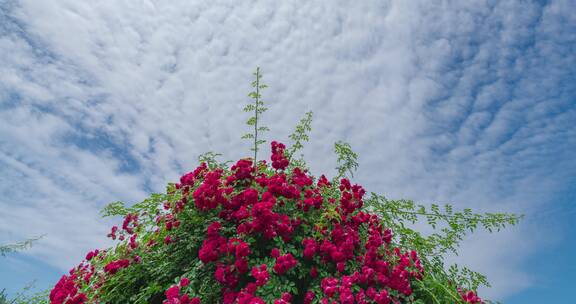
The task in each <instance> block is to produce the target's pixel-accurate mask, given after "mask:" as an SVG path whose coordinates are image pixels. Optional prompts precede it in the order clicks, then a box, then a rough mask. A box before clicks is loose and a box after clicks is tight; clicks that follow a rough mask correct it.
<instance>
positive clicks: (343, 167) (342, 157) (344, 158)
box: [334, 141, 358, 180]
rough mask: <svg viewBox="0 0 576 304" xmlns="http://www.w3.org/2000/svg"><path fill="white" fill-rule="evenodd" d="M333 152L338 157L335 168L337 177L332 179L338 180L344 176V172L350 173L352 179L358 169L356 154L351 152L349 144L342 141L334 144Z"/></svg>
mask: <svg viewBox="0 0 576 304" xmlns="http://www.w3.org/2000/svg"><path fill="white" fill-rule="evenodd" d="M334 152H336V155H338V159H337V163H338V166H337V167H336V170H337V171H338V175H337V176H335V177H334V179H335V180H338V179H340V178H342V177H344V176H346V172H348V173H350V176H351V177H354V172H356V169H358V154H356V153H355V152H354V151H352V147H351V146H350V144H348V143H346V142H343V141H337V142H336V143H334Z"/></svg>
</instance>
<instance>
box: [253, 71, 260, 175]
mask: <svg viewBox="0 0 576 304" xmlns="http://www.w3.org/2000/svg"><path fill="white" fill-rule="evenodd" d="M259 101H260V68H259V67H257V68H256V107H255V110H254V112H255V115H254V117H255V118H256V121H255V122H254V173H257V170H258V165H257V163H258V160H257V156H258V103H259Z"/></svg>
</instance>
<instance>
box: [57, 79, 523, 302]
mask: <svg viewBox="0 0 576 304" xmlns="http://www.w3.org/2000/svg"><path fill="white" fill-rule="evenodd" d="M256 77H257V78H256V79H257V80H256V82H255V87H256V88H257V90H256V92H254V94H253V95H251V96H253V97H254V98H255V100H256V102H255V105H254V107H248V110H250V111H255V113H256V114H259V113H260V114H261V113H262V107H260V112H259V108H258V107H259V106H261V101H260V100H259V98H260V95H259V89H261V88H263V87H262V86H261V85H260V84H259V80H260V75H259V73H258V74H257V76H256ZM256 116H257V115H256ZM310 118H311V116H307V118H306V119H304V120H303V121H302V122H301V123H300V125H299V126H298V127H297V131H296V133H295V135H293V136H291V138H292V139H293V140H294V141H295V143H297V144H300V146H301V143H302V141H305V140H307V137H306V136H305V132H306V131H307V130H309V124H310ZM250 122H253V125H254V126H255V133H254V134H253V137H248V138H249V139H254V143H255V144H254V148H253V150H254V153H255V154H254V158H245V159H241V160H239V161H237V162H236V163H235V164H233V165H232V166H228V165H226V164H223V163H218V162H217V161H215V159H214V155H213V154H207V155H205V156H204V162H202V163H201V164H200V166H198V167H197V168H196V169H195V170H193V171H192V172H189V173H186V174H184V175H183V176H182V177H181V178H180V181H179V183H175V184H169V185H168V187H167V191H166V193H164V194H153V195H152V196H151V197H150V198H149V199H147V200H145V201H144V202H142V203H139V204H136V205H134V206H132V207H130V208H127V207H125V206H124V205H123V204H122V203H113V204H111V205H109V206H108V207H107V208H106V209H105V210H104V215H108V216H109V215H122V216H123V217H124V221H123V224H122V226H121V227H120V228H119V227H117V226H114V227H112V229H111V231H110V234H108V236H109V237H110V238H112V239H117V240H119V243H118V245H117V246H116V247H114V248H111V249H106V250H94V251H91V252H89V253H88V254H87V256H86V259H85V260H84V261H82V262H81V263H80V265H78V266H77V267H75V268H73V269H71V270H70V273H69V274H68V275H64V276H63V277H62V278H61V279H60V281H59V282H58V283H57V284H56V286H55V287H54V289H53V290H52V292H51V293H50V302H51V303H54V304H61V303H67V304H68V303H167V304H175V303H194V304H197V303H223V304H233V303H238V304H257V303H274V304H288V303H305V304H311V303H322V304H329V303H330V304H332V303H344V304H352V303H377V304H389V303H390V304H392V303H484V302H483V301H482V300H481V299H480V298H479V297H478V296H477V295H476V293H475V291H474V290H475V289H476V288H477V287H478V285H479V284H481V283H484V282H485V279H484V278H483V277H482V276H481V275H479V274H477V273H474V272H471V271H469V270H467V269H465V268H464V269H460V268H458V267H452V268H450V269H448V270H445V268H446V267H444V265H443V264H442V261H441V259H438V258H435V257H437V256H439V254H440V255H441V254H443V253H445V252H447V251H450V250H454V248H455V247H456V246H457V242H458V240H460V239H462V236H463V233H464V231H465V230H466V229H470V228H474V227H472V225H475V224H474V222H475V223H476V224H478V223H481V224H483V225H484V226H485V227H486V228H488V229H493V228H500V227H501V226H502V225H503V224H504V223H506V222H509V223H512V224H513V223H514V222H515V220H516V219H517V218H516V217H513V216H508V215H504V214H496V215H485V216H482V215H475V214H471V213H469V212H465V213H453V212H452V211H451V209H450V210H447V211H446V212H444V213H442V212H440V211H439V208H438V207H437V206H436V207H434V206H433V207H432V208H431V211H426V209H425V208H424V207H423V206H415V205H414V204H413V203H411V202H408V201H389V200H386V199H384V198H383V197H381V196H378V195H376V194H372V195H371V196H370V197H367V195H366V191H365V190H364V188H363V187H362V186H361V185H358V184H353V183H352V182H351V181H350V179H349V178H347V177H345V176H344V173H345V172H347V171H350V172H352V169H353V168H354V167H355V166H356V165H357V164H356V162H355V159H356V156H355V154H353V153H352V152H351V150H350V149H349V145H346V144H343V143H339V144H337V147H336V152H337V153H338V154H339V160H340V164H341V166H340V167H339V168H338V172H339V175H338V176H337V177H335V178H333V179H331V180H329V179H328V178H327V177H326V176H324V175H321V176H320V177H319V178H316V177H314V176H313V175H312V174H310V172H309V171H308V169H307V168H306V167H305V165H303V161H302V160H294V159H293V156H294V152H296V151H297V150H298V149H293V148H286V146H285V145H284V144H282V143H279V142H275V141H274V142H272V143H271V152H272V156H271V164H269V163H268V162H266V161H263V160H262V161H257V162H255V160H256V159H257V158H256V156H257V151H258V148H259V145H260V144H261V143H262V142H261V141H260V140H259V139H258V137H257V131H258V130H260V131H263V130H264V129H262V127H258V126H257V123H258V120H257V119H255V120H250V121H249V124H250ZM251 125H252V124H251ZM355 164H356V165H355ZM422 208H424V209H422ZM419 215H423V216H425V217H426V218H427V219H428V221H429V222H430V221H432V222H434V223H435V222H437V221H440V220H445V221H446V222H447V224H448V225H447V226H448V227H451V228H446V230H444V232H445V235H442V234H433V235H430V236H427V237H424V236H422V235H420V234H418V233H417V232H415V231H413V230H410V229H409V228H406V225H404V223H406V222H414V221H416V217H417V216H419Z"/></svg>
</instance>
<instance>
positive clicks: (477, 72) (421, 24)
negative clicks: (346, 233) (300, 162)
mask: <svg viewBox="0 0 576 304" xmlns="http://www.w3.org/2000/svg"><path fill="white" fill-rule="evenodd" d="M11 6H13V7H12V8H9V7H11ZM569 8H570V3H569V1H552V2H551V3H550V4H548V5H547V6H546V7H545V8H542V7H540V6H538V5H536V4H535V3H528V4H527V3H524V2H520V1H506V2H496V3H492V2H489V1H476V2H466V3H462V2H450V1H448V2H445V4H443V5H437V4H433V3H431V2H427V1H422V2H406V1H366V2H362V3H353V4H352V3H348V2H344V1H342V2H340V3H338V4H336V3H335V2H333V1H324V2H316V3H311V2H306V3H298V2H295V1H282V2H278V1H274V2H272V1H270V2H242V3H235V4H233V5H230V4H229V3H226V2H224V1H196V2H190V1H171V2H170V3H168V2H160V1H99V2H81V1H73V0H60V1H50V2H47V1H30V0H26V1H20V2H8V4H6V5H4V6H2V5H0V10H1V11H2V13H3V15H2V16H10V18H4V20H3V21H0V26H3V27H0V33H2V35H1V36H0V94H1V96H2V100H4V103H5V104H6V106H4V105H3V106H2V108H1V109H2V112H0V113H1V114H0V115H2V119H3V120H2V121H3V123H2V125H0V149H1V150H0V151H2V154H0V156H1V157H0V161H1V162H2V163H3V164H4V166H3V167H4V168H5V169H3V171H2V178H3V183H2V186H1V188H0V189H2V191H3V193H4V192H5V193H8V194H9V195H4V196H3V198H2V200H1V201H0V203H1V204H3V205H9V204H12V202H13V201H14V200H18V205H17V207H14V208H3V210H2V214H1V215H2V216H3V218H10V220H9V221H7V222H5V223H2V226H0V228H1V229H0V231H2V233H3V234H4V233H5V235H7V238H16V237H22V236H24V235H28V234H38V233H37V231H42V232H45V233H47V234H48V237H47V241H46V242H45V243H46V245H45V246H43V247H39V248H37V249H35V251H33V253H34V255H36V256H37V257H40V258H42V259H44V260H45V261H47V262H49V263H52V264H55V265H59V266H60V267H65V268H67V267H68V266H69V265H72V264H73V263H74V262H73V261H74V259H77V258H78V257H79V256H80V255H81V254H82V253H83V251H85V250H86V249H89V248H91V247H94V246H93V245H92V244H102V243H101V242H102V241H103V237H104V234H105V233H104V231H105V229H106V228H105V224H106V223H104V222H103V221H102V220H100V219H98V215H97V210H98V208H99V207H101V206H102V205H103V204H104V203H106V202H109V201H114V200H118V199H124V200H127V201H131V202H133V201H135V200H137V199H140V198H142V197H143V196H144V194H145V192H146V190H147V189H146V188H145V185H147V184H150V185H151V186H152V187H153V190H155V191H162V187H163V185H164V184H165V183H166V182H167V181H170V180H174V179H176V178H177V176H178V175H179V174H180V173H182V172H181V171H182V170H187V169H190V168H192V167H194V166H195V164H196V157H197V155H198V154H200V153H202V152H205V151H209V150H213V151H218V152H223V153H224V154H225V157H226V158H228V159H235V158H238V157H240V156H245V155H246V154H248V145H247V144H246V143H243V142H241V141H240V140H239V137H240V135H241V134H242V133H244V132H243V131H242V130H241V127H242V126H243V125H242V123H243V120H244V119H245V117H244V114H243V113H242V112H241V111H240V109H241V108H242V106H243V104H244V103H245V102H247V98H246V97H245V94H246V93H247V92H248V91H249V89H250V88H249V82H250V79H251V75H250V72H251V71H252V70H253V69H254V68H255V66H257V65H258V66H261V67H262V68H263V70H264V80H265V82H266V83H268V84H269V85H270V86H271V87H270V89H269V90H268V91H266V92H265V94H264V95H265V100H266V101H267V102H268V104H269V105H270V110H269V111H268V112H267V113H266V116H265V118H264V121H265V123H266V124H268V125H269V126H270V127H271V129H272V130H273V131H272V132H271V134H270V136H269V138H277V139H283V138H286V135H287V134H289V132H290V131H291V128H292V126H293V125H294V124H295V123H296V122H297V120H298V119H299V117H300V116H301V115H302V114H303V113H304V112H305V111H307V110H313V111H314V112H315V117H316V120H315V121H314V124H313V128H314V131H313V140H312V142H311V143H310V144H309V146H308V147H307V148H306V151H305V152H306V154H307V157H308V159H309V161H310V163H311V164H312V167H313V169H314V171H315V172H332V168H333V167H334V160H335V158H334V157H326V155H330V153H331V149H332V143H333V142H334V141H336V140H338V139H344V140H347V141H349V142H350V143H351V144H352V146H353V147H354V148H356V150H357V151H358V152H359V154H360V157H361V158H360V161H361V168H360V170H359V172H358V181H359V182H362V183H364V184H365V185H366V186H367V187H368V188H369V190H374V191H377V192H383V193H384V194H387V195H388V196H391V197H408V198H413V199H417V200H422V201H426V202H430V201H440V202H455V203H456V205H457V206H460V207H464V206H467V207H468V206H471V207H476V208H479V209H482V210H500V209H505V210H509V211H520V212H524V213H528V214H530V213H532V212H534V210H536V208H538V207H540V206H541V204H544V203H543V202H549V197H550V195H551V194H552V193H553V192H555V191H561V190H562V189H563V188H562V187H563V186H564V185H562V183H561V182H560V181H561V178H559V177H558V172H561V174H560V175H568V174H570V173H574V171H575V168H574V165H573V164H572V165H571V166H568V165H566V164H562V163H558V162H565V163H567V162H568V161H569V158H568V152H566V151H567V150H566V149H567V148H571V147H572V148H573V147H574V146H576V143H575V142H574V138H576V137H575V136H574V131H573V130H570V129H567V128H568V126H569V123H570V121H573V120H574V117H575V116H576V114H575V109H574V107H573V105H570V104H569V102H570V100H569V97H570V95H569V94H571V93H572V94H573V91H574V87H573V84H570V83H567V81H568V80H567V77H568V76H567V75H568V74H567V73H570V72H571V73H574V72H573V69H572V70H569V69H568V70H569V71H566V70H567V67H569V66H570V65H571V63H572V65H573V63H574V62H573V61H574V60H573V59H570V56H567V54H566V53H562V52H567V50H566V47H565V46H563V44H562V43H565V41H568V40H566V39H568V38H566V36H567V35H572V38H573V35H574V34H571V33H570V28H565V24H570V23H569V22H570V20H569V19H572V21H573V19H574V18H575V16H574V14H570V13H569V12H570V9H569ZM572 24H574V22H572ZM563 39H564V40H563ZM570 41H573V40H570ZM566 87H568V90H566V91H563V88H566ZM570 89H571V90H572V92H570ZM11 94H12V95H11ZM14 94H16V95H14ZM14 96H18V97H17V99H19V101H17V102H14V99H15V98H16V97H14ZM70 136H72V138H75V139H76V140H78V139H81V141H80V142H78V141H74V140H72V141H70V140H66V139H67V138H69V137H70ZM102 136H103V137H104V139H105V140H104V141H102ZM82 144H85V145H82ZM99 145H100V147H99ZM102 145H104V146H103V147H102ZM133 163H137V164H138V168H136V169H135V170H133V171H130V172H123V171H121V170H120V169H121V168H123V166H130V164H133ZM126 164H128V165H126ZM554 170H556V177H554V176H552V175H551V173H552V172H554ZM542 177H546V180H545V182H544V183H543V182H542ZM18 187H19V188H18ZM30 188H34V189H37V190H36V191H34V192H32V193H30V192H29V191H27V189H30ZM11 189H21V190H20V191H11ZM527 189H528V190H531V191H530V192H526V191H525V190H527ZM533 194H534V195H533ZM31 218H33V219H34V221H33V222H31V223H30V225H29V226H28V228H27V229H24V230H22V229H19V228H16V227H18V226H16V225H17V223H18V222H19V221H25V220H26V219H31ZM78 225H79V226H81V227H82V228H81V229H78V230H77V231H74V235H70V231H69V228H68V227H70V226H78ZM534 225H535V224H534V223H532V225H526V227H524V228H523V229H518V230H514V231H513V232H509V233H506V234H502V235H500V236H484V235H482V236H479V237H477V238H475V239H474V241H473V242H472V243H471V245H469V246H470V247H469V248H477V247H478V246H480V247H482V246H486V244H488V243H493V244H494V243H508V242H514V243H520V242H522V241H524V240H523V238H524V236H525V235H526V234H527V233H529V232H530V231H532V230H531V229H533V227H534ZM526 246H527V247H530V246H531V245H530V244H527V245H526ZM62 251H64V252H65V254H62V253H61V252H62ZM467 252H470V254H465V255H464V256H465V260H466V261H467V262H468V263H470V264H472V265H478V266H479V267H481V268H482V270H483V271H484V272H486V273H487V274H488V275H489V276H490V277H491V279H492V281H493V282H494V285H497V286H506V288H494V289H492V290H490V291H486V293H487V294H488V295H490V296H494V297H497V298H502V297H504V296H506V295H508V294H510V293H511V292H514V291H517V290H520V289H521V288H525V287H526V286H528V285H529V284H530V277H529V272H528V271H524V270H522V269H521V264H519V263H517V264H513V263H507V262H506V261H505V259H504V258H505V257H508V256H510V255H514V256H516V257H517V259H516V261H521V260H522V258H525V257H526V256H527V255H528V252H529V250H523V249H522V248H521V247H514V246H508V247H505V248H494V249H493V250H490V251H486V252H484V253H483V254H482V255H478V254H475V253H476V252H477V251H475V250H470V251H467ZM510 277H514V278H517V279H516V280H515V282H518V284H517V285H516V286H510V285H506V284H508V283H506V282H508V280H509V278H510ZM508 287H509V288H508Z"/></svg>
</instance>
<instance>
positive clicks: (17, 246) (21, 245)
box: [0, 235, 44, 303]
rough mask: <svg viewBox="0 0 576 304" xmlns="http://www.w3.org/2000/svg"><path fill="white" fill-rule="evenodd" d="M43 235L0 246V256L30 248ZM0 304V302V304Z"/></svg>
mask: <svg viewBox="0 0 576 304" xmlns="http://www.w3.org/2000/svg"><path fill="white" fill-rule="evenodd" d="M43 237H44V235H41V236H38V237H33V238H30V239H27V240H24V241H20V242H17V243H14V244H6V245H0V256H3V257H4V256H6V255H7V254H9V253H14V252H17V251H21V250H26V249H28V248H30V247H32V244H33V243H34V242H36V241H38V240H39V239H41V238H43ZM0 303H1V302H0Z"/></svg>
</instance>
